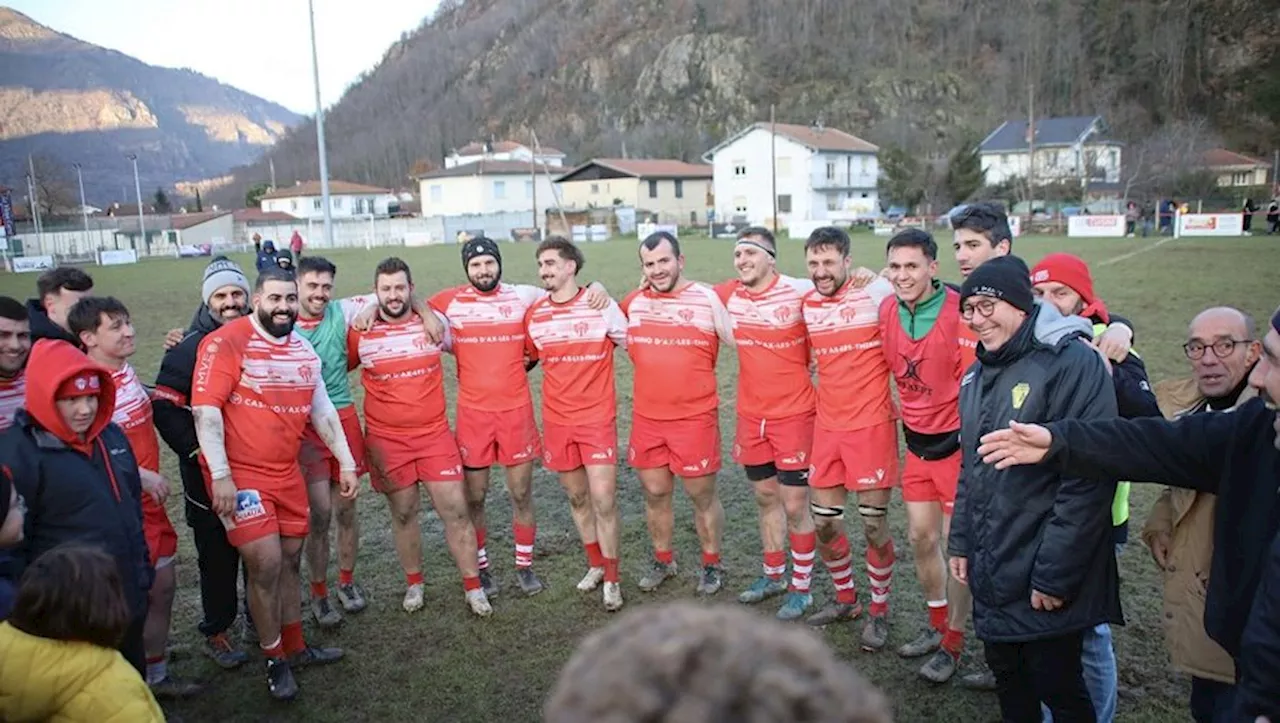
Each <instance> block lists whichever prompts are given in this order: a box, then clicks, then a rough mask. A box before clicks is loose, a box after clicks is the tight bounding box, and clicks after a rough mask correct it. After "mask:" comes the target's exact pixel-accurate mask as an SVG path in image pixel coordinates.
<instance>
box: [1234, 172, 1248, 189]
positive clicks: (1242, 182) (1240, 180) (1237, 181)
mask: <svg viewBox="0 0 1280 723" xmlns="http://www.w3.org/2000/svg"><path fill="white" fill-rule="evenodd" d="M1252 176H1253V174H1252V173H1233V174H1231V185H1233V186H1247V185H1249V181H1251V180H1252Z"/></svg>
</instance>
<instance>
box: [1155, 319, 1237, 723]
mask: <svg viewBox="0 0 1280 723" xmlns="http://www.w3.org/2000/svg"><path fill="white" fill-rule="evenodd" d="M1182 349H1183V352H1184V353H1185V354H1186V356H1187V360H1188V362H1189V363H1190V364H1191V374H1192V378H1191V379H1176V380H1169V381H1167V382H1162V383H1160V384H1157V385H1156V398H1157V400H1158V401H1159V402H1160V411H1161V412H1163V413H1164V415H1165V416H1166V417H1168V418H1170V419H1175V418H1178V417H1182V416H1186V415H1189V414H1203V413H1205V412H1211V411H1223V410H1227V409H1232V408H1234V407H1236V406H1237V405H1239V404H1241V403H1243V402H1246V401H1248V400H1249V399H1251V398H1252V397H1253V396H1255V391H1254V390H1253V389H1251V388H1250V387H1249V385H1248V380H1249V373H1250V371H1252V370H1253V367H1254V365H1256V364H1257V363H1258V357H1259V355H1260V354H1261V353H1262V347H1261V342H1259V341H1257V331H1256V329H1255V325H1254V322H1253V319H1252V318H1250V317H1249V315H1248V314H1245V313H1244V312H1242V311H1240V310H1239V309H1235V308H1231V307H1227V306H1219V307H1213V308H1210V309H1205V310H1204V311H1202V312H1200V313H1199V314H1198V315H1197V316H1196V318H1195V319H1193V320H1192V321H1191V328H1190V329H1189V330H1188V332H1187V341H1186V343H1185V344H1183V346H1182ZM1216 501H1217V496H1216V495H1213V494H1210V493H1208V492H1197V491H1195V490H1189V489H1178V488H1167V489H1165V490H1164V492H1163V493H1162V494H1161V495H1160V498H1159V499H1158V500H1156V503H1155V505H1154V506H1153V507H1152V509H1151V515H1150V516H1149V517H1148V518H1147V523H1146V526H1145V527H1144V528H1143V530H1142V540H1143V542H1145V543H1146V544H1147V547H1149V548H1151V555H1152V557H1153V558H1155V561H1156V565H1158V566H1159V567H1160V569H1161V570H1163V571H1164V612H1165V616H1164V621H1165V645H1166V646H1167V647H1168V648H1169V657H1170V659H1171V660H1172V661H1173V665H1174V667H1176V668H1178V669H1179V670H1181V671H1183V672H1184V673H1187V674H1189V675H1191V714H1192V717H1193V718H1195V720H1196V721H1197V722H1198V723H1203V722H1205V721H1210V720H1213V719H1214V716H1215V714H1216V715H1218V716H1222V715H1226V714H1227V712H1228V711H1230V710H1231V704H1232V701H1233V699H1234V696H1235V685H1234V684H1235V679H1236V677H1235V665H1234V664H1233V663H1232V660H1231V656H1230V655H1228V654H1227V653H1226V651H1224V650H1223V649H1222V647H1221V646H1219V645H1218V644H1217V643H1215V642H1214V641H1212V640H1210V639H1209V636H1208V634H1207V633H1206V632H1205V628H1204V605H1205V599H1204V595H1203V593H1201V594H1199V595H1196V594H1195V593H1194V592H1193V591H1195V590H1200V589H1202V586H1203V584H1204V583H1203V581H1202V580H1200V579H1199V576H1204V577H1206V578H1207V577H1208V575H1209V566H1210V565H1209V563H1210V559H1211V558H1212V557H1213V527H1214V525H1213V514H1214V506H1215V504H1216Z"/></svg>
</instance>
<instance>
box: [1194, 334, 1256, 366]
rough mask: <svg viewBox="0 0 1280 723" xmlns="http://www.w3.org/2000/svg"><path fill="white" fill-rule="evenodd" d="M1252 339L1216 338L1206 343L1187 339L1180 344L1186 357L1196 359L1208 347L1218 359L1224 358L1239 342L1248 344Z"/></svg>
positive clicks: (1201, 356)
mask: <svg viewBox="0 0 1280 723" xmlns="http://www.w3.org/2000/svg"><path fill="white" fill-rule="evenodd" d="M1251 341H1253V340H1252V339H1218V340H1217V341H1215V342H1213V343H1212V344H1206V343H1204V342H1202V341H1189V342H1187V343H1186V344H1183V345H1182V351H1184V352H1186V354H1187V358H1188V359H1190V360H1192V361H1196V360H1197V359H1201V358H1203V357H1204V353H1205V351H1206V350H1208V349H1212V350H1213V355H1214V356H1216V357H1218V358H1219V359H1226V358H1227V357H1229V356H1231V354H1232V353H1233V352H1234V351H1235V350H1236V347H1237V346H1240V345H1241V344H1248V343H1250V342H1251Z"/></svg>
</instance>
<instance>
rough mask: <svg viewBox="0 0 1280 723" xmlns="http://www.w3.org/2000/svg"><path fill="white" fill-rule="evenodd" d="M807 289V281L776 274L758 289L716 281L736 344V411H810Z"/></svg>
mask: <svg viewBox="0 0 1280 723" xmlns="http://www.w3.org/2000/svg"><path fill="white" fill-rule="evenodd" d="M812 290H813V282H812V281H809V280H808V279H794V278H791V277H790V276H782V275H778V276H775V277H774V279H773V281H772V282H771V283H770V284H769V287H768V288H766V289H765V290H764V291H761V292H760V293H758V294H757V293H753V292H752V291H751V290H749V289H748V288H747V287H745V286H743V285H742V282H741V281H739V280H737V279H734V280H733V281H726V282H725V283H723V284H719V285H717V286H716V293H717V294H719V296H720V300H721V301H723V302H724V306H725V309H726V310H727V311H728V312H729V318H730V320H731V321H732V323H733V338H734V341H735V342H737V346H738V412H739V413H740V414H742V415H744V416H747V417H752V418H755V419H784V418H786V417H793V416H796V415H799V414H807V413H809V412H812V411H813V409H814V404H815V400H816V399H817V395H816V394H815V393H814V391H813V382H812V381H811V380H810V378H809V339H808V333H807V332H806V330H805V326H804V309H803V307H804V295H805V294H807V293H809V292H810V291H812Z"/></svg>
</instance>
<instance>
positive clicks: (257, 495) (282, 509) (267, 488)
mask: <svg viewBox="0 0 1280 723" xmlns="http://www.w3.org/2000/svg"><path fill="white" fill-rule="evenodd" d="M204 475H205V479H204V483H205V488H206V489H208V490H209V493H210V495H212V494H213V481H212V480H211V479H209V472H208V470H205V472H204ZM231 479H232V481H234V482H235V484H236V509H235V512H234V513H233V514H232V515H231V516H230V517H229V518H228V517H223V518H222V524H223V526H225V527H226V528H227V541H228V542H230V543H231V545H232V546H233V547H242V546H244V545H247V544H249V543H250V542H254V541H256V540H261V539H262V538H264V537H270V536H272V535H279V536H280V537H306V536H307V531H308V530H310V529H311V501H310V500H309V499H308V497H307V483H306V482H305V481H304V480H303V478H302V471H301V469H300V468H299V469H298V471H297V472H295V473H294V474H293V475H292V477H291V478H289V479H287V480H280V479H266V478H264V477H263V476H262V475H261V473H259V474H258V475H252V474H246V473H245V472H244V471H243V470H237V469H235V468H234V467H233V468H232V469H231Z"/></svg>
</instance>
